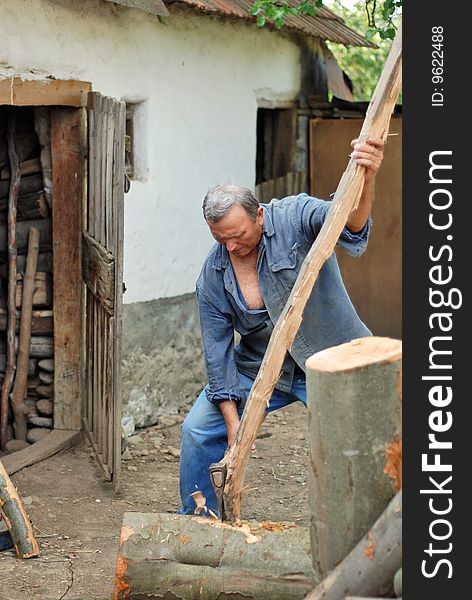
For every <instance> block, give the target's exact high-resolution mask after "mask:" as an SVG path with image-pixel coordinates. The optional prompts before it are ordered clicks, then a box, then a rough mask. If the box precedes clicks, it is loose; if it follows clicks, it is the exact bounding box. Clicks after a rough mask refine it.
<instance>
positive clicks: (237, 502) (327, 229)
mask: <svg viewBox="0 0 472 600" xmlns="http://www.w3.org/2000/svg"><path fill="white" fill-rule="evenodd" d="M401 39H402V38H401V24H400V27H399V29H398V32H397V35H396V37H395V40H394V42H393V44H392V48H391V50H390V54H389V56H388V59H387V62H386V63H385V67H384V69H383V72H382V75H381V77H380V80H379V82H378V84H377V87H376V89H375V92H374V95H373V97H372V100H371V102H370V104H369V108H368V110H367V114H366V117H365V120H364V124H363V126H362V129H361V132H360V135H359V142H360V143H364V142H365V141H366V140H367V138H374V137H375V138H381V139H383V140H385V139H386V137H387V133H388V127H389V124H390V117H391V114H392V112H393V110H394V108H395V103H396V100H397V98H398V94H399V92H400V87H401V62H402V59H401ZM364 179H365V168H364V167H362V166H359V165H357V163H356V162H355V160H354V159H352V158H351V160H350V161H349V164H348V166H347V169H346V171H345V172H344V174H343V176H342V177H341V181H340V182H339V186H338V189H337V191H336V194H335V196H334V199H333V201H332V203H331V206H330V209H329V211H328V214H327V216H326V220H325V222H324V224H323V226H322V228H321V231H320V233H319V235H318V237H317V238H316V240H315V242H314V243H313V245H312V247H311V249H310V251H309V252H308V254H307V256H306V258H305V260H304V262H303V264H302V267H301V269H300V273H299V275H298V278H297V280H296V282H295V285H294V286H293V289H292V292H291V294H290V296H289V298H288V300H287V303H286V305H285V308H284V310H283V311H282V314H281V315H280V317H279V319H278V321H277V324H276V326H275V327H274V330H273V332H272V335H271V338H270V341H269V344H268V347H267V350H266V353H265V355H264V359H263V361H262V364H261V366H260V368H259V372H258V374H257V377H256V379H255V381H254V384H253V386H252V389H251V392H250V394H249V398H248V401H247V403H246V407H245V409H244V413H243V416H242V419H241V423H240V425H239V429H238V433H237V435H236V437H235V439H234V440H233V443H232V445H231V447H230V448H229V450H228V451H227V453H226V454H225V456H224V458H223V460H222V461H221V462H220V463H216V464H215V465H212V467H211V469H210V473H211V477H212V481H213V485H214V487H215V489H216V490H217V496H218V494H220V495H221V497H222V500H223V502H222V506H223V511H224V514H222V515H221V516H222V519H223V520H228V521H230V522H239V521H240V513H241V494H242V492H243V486H244V477H245V472H246V467H247V463H248V460H249V456H250V452H251V446H252V444H253V442H254V440H255V438H256V435H257V432H258V431H259V428H260V426H261V424H262V421H263V420H264V415H265V411H266V407H267V405H268V403H269V400H270V397H271V395H272V392H273V390H274V387H275V384H276V382H277V380H278V378H279V376H280V371H281V368H282V364H283V361H284V358H285V354H286V352H287V350H289V349H290V347H291V346H292V343H293V340H294V338H295V335H296V333H297V331H298V328H299V326H300V323H301V321H302V316H303V309H304V308H305V305H306V303H307V301H308V298H309V296H310V294H311V291H312V290H313V286H314V284H315V281H316V279H317V277H318V273H319V271H320V269H321V267H322V266H323V264H324V263H325V261H326V260H327V259H328V258H329V257H330V256H331V254H332V253H333V251H334V248H335V246H336V243H337V241H338V239H339V236H340V234H341V232H342V230H343V228H344V226H345V224H346V221H347V219H348V216H349V214H350V213H351V211H352V210H354V209H355V208H356V207H357V205H358V202H359V199H360V197H361V194H362V189H363V186H364ZM222 478H224V482H222Z"/></svg>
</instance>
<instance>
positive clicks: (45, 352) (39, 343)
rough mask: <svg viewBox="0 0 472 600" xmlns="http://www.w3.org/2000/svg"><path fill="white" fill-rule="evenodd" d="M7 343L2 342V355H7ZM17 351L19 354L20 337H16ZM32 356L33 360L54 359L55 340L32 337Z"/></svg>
mask: <svg viewBox="0 0 472 600" xmlns="http://www.w3.org/2000/svg"><path fill="white" fill-rule="evenodd" d="M5 348H6V346H5V342H3V341H2V340H0V353H2V354H4V353H5ZM15 351H16V352H18V337H15ZM30 356H31V357H32V358H53V357H54V338H52V337H46V336H42V335H34V336H31V348H30Z"/></svg>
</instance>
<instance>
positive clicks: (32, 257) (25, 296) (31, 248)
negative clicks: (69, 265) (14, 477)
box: [11, 227, 39, 440]
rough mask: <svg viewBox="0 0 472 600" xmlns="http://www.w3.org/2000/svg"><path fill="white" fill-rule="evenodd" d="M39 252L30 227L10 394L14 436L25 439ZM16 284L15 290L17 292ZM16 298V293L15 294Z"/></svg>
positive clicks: (35, 233)
mask: <svg viewBox="0 0 472 600" xmlns="http://www.w3.org/2000/svg"><path fill="white" fill-rule="evenodd" d="M38 253H39V231H38V230H37V229H35V228H34V227H32V228H31V229H30V233H29V244H28V257H27V259H26V271H25V277H24V285H23V286H22V287H23V288H24V289H23V290H22V303H21V326H20V336H19V343H18V359H17V364H16V375H15V384H14V386H13V391H12V395H11V399H12V407H13V414H14V419H15V422H14V430H15V438H16V439H18V440H26V419H25V411H24V404H23V399H24V397H25V392H26V380H27V378H28V361H29V354H30V347H31V314H32V312H33V294H34V293H35V276H36V265H37V264H38ZM18 287H19V286H18V285H17V288H16V289H17V292H18ZM17 298H18V294H17Z"/></svg>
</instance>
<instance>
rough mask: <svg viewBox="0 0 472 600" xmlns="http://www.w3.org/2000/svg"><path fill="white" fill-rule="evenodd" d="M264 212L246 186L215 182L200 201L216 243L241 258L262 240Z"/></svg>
mask: <svg viewBox="0 0 472 600" xmlns="http://www.w3.org/2000/svg"><path fill="white" fill-rule="evenodd" d="M263 215H264V211H263V209H262V207H261V206H260V205H259V202H258V201H257V200H256V198H255V196H254V194H253V193H252V192H251V190H249V189H248V188H243V187H240V186H238V185H232V184H224V185H217V186H216V187H214V188H211V190H209V191H208V193H207V195H206V196H205V199H204V201H203V216H204V217H205V220H206V222H207V223H208V227H209V228H210V231H211V233H212V235H213V237H214V238H215V240H216V241H217V242H218V243H219V244H224V245H225V246H226V249H227V250H228V252H229V253H231V254H233V255H235V256H237V257H238V258H243V257H245V256H248V255H249V254H251V252H253V251H254V250H255V249H256V248H257V246H258V244H259V240H260V239H261V234H262V224H263V221H264V216H263Z"/></svg>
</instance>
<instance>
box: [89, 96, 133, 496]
mask: <svg viewBox="0 0 472 600" xmlns="http://www.w3.org/2000/svg"><path fill="white" fill-rule="evenodd" d="M125 126H126V105H125V103H124V102H120V101H118V100H115V99H114V98H109V97H105V96H102V95H101V94H99V93H98V92H91V93H90V94H89V102H88V151H89V156H88V169H89V172H88V192H87V203H86V214H85V215H84V227H83V230H84V233H83V239H82V273H83V281H84V283H85V284H86V290H85V305H84V308H85V312H86V320H85V322H86V331H85V346H84V353H85V360H84V368H85V380H84V383H85V388H84V391H85V403H84V414H83V424H84V429H85V432H86V434H87V436H88V438H89V441H90V443H91V445H92V447H93V449H94V451H95V454H96V457H97V461H98V463H99V465H100V467H101V468H102V470H103V472H104V474H105V477H106V478H107V479H108V480H111V481H112V482H113V485H114V487H115V489H118V487H119V476H120V465H121V339H122V307H123V235H124V223H123V217H124V207H123V202H124V176H125V170H124V166H125V146H124V141H125Z"/></svg>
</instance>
